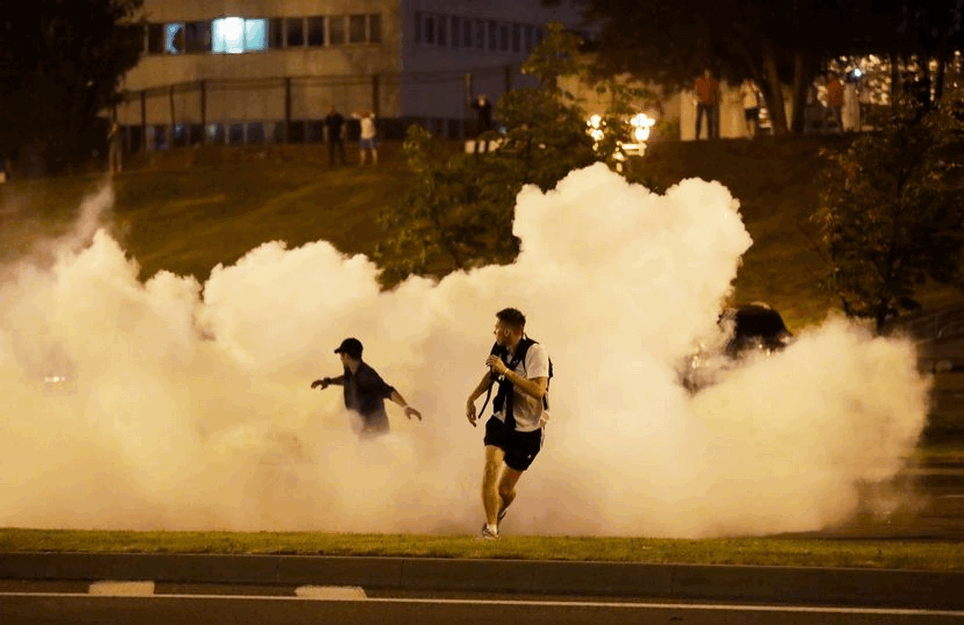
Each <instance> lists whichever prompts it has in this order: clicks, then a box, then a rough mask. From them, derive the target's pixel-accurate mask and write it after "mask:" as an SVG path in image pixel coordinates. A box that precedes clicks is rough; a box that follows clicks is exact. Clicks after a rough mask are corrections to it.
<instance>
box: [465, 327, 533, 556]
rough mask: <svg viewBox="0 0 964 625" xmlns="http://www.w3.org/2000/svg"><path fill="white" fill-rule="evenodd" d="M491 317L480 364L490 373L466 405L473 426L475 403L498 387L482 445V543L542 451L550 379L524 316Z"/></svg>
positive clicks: (494, 536) (490, 537) (496, 531)
mask: <svg viewBox="0 0 964 625" xmlns="http://www.w3.org/2000/svg"><path fill="white" fill-rule="evenodd" d="M495 316H496V322H495V345H493V346H492V351H491V352H490V354H489V357H488V359H487V360H486V361H485V364H486V366H487V367H488V368H489V370H488V371H486V372H485V374H484V375H483V376H482V380H481V381H480V382H479V383H478V385H477V386H476V387H475V389H474V390H473V391H472V393H471V394H469V399H468V401H467V402H466V405H465V416H466V418H468V420H469V423H471V424H472V427H475V424H476V420H477V419H478V416H477V415H476V411H475V400H477V399H478V398H479V397H480V396H482V394H483V393H485V392H486V391H489V392H491V388H492V385H493V384H498V386H499V391H498V393H497V394H496V397H495V401H494V402H493V404H492V407H493V410H494V414H493V415H492V417H490V418H489V420H488V421H486V423H485V438H484V441H483V442H484V443H485V469H484V470H483V473H482V506H483V508H484V510H485V524H484V525H483V526H482V536H481V537H482V538H484V539H487V540H493V539H497V538H498V537H499V524H500V523H501V522H502V518H503V517H504V516H505V512H506V509H507V508H508V507H509V505H511V504H512V502H513V501H514V500H515V496H516V492H515V487H516V484H517V483H518V481H519V478H520V477H522V473H523V472H524V471H525V470H526V469H528V468H529V465H531V464H532V461H533V460H534V459H535V457H536V455H538V453H539V450H540V449H542V442H543V439H544V431H545V430H544V428H545V424H546V422H547V421H548V420H549V401H548V393H549V378H551V377H552V365H551V363H550V361H549V355H548V354H547V352H546V349H545V347H543V346H542V345H541V344H540V343H537V342H535V341H533V340H532V339H530V338H529V337H527V336H526V335H525V323H526V318H525V316H524V315H523V314H522V313H521V312H520V311H518V310H516V309H515V308H505V309H503V310H500V311H499V312H498V313H496V315H495Z"/></svg>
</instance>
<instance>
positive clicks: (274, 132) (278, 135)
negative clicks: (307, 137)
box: [265, 122, 285, 143]
mask: <svg viewBox="0 0 964 625" xmlns="http://www.w3.org/2000/svg"><path fill="white" fill-rule="evenodd" d="M265 139H267V140H268V141H269V142H271V143H284V140H285V125H284V123H283V122H269V123H268V124H265Z"/></svg>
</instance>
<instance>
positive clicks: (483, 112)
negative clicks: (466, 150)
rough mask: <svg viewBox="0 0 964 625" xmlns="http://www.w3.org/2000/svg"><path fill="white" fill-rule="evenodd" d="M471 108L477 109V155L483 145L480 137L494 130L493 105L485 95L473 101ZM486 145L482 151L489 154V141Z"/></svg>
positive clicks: (486, 141)
mask: <svg viewBox="0 0 964 625" xmlns="http://www.w3.org/2000/svg"><path fill="white" fill-rule="evenodd" d="M471 106H472V108H473V109H475V153H476V154H478V153H479V151H480V150H479V146H480V145H482V143H483V140H482V139H481V138H480V137H481V136H482V135H483V134H484V133H486V132H488V131H490V130H492V103H491V102H489V98H488V97H487V96H486V95H485V94H484V93H483V94H481V95H480V96H479V97H477V98H476V99H474V100H472V103H471ZM484 143H485V145H484V147H483V149H482V150H481V151H482V152H488V151H489V142H488V140H485V141H484Z"/></svg>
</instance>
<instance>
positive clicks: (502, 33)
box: [499, 24, 509, 52]
mask: <svg viewBox="0 0 964 625" xmlns="http://www.w3.org/2000/svg"><path fill="white" fill-rule="evenodd" d="M499 50H501V51H502V52H508V51H509V25H508V24H499Z"/></svg>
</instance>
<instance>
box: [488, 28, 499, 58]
mask: <svg viewBox="0 0 964 625" xmlns="http://www.w3.org/2000/svg"><path fill="white" fill-rule="evenodd" d="M498 39H499V24H498V23H496V22H492V21H490V22H489V47H488V49H489V50H492V51H493V52H494V51H496V50H498V49H499V41H498Z"/></svg>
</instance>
